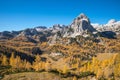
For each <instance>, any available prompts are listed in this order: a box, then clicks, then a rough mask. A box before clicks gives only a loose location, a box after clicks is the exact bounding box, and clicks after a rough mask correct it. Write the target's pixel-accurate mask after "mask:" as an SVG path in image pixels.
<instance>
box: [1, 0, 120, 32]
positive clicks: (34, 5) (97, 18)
mask: <svg viewBox="0 0 120 80" xmlns="http://www.w3.org/2000/svg"><path fill="white" fill-rule="evenodd" d="M80 13H85V14H86V15H87V16H88V17H89V18H90V20H91V22H92V23H100V24H104V23H107V21H108V20H109V19H113V18H114V19H116V20H120V0H0V31H4V30H7V31H11V30H22V29H25V28H32V27H35V26H40V25H41V26H47V27H51V26H52V25H53V24H65V25H68V24H71V22H72V21H73V19H74V18H75V17H76V16H78V15H79V14H80Z"/></svg>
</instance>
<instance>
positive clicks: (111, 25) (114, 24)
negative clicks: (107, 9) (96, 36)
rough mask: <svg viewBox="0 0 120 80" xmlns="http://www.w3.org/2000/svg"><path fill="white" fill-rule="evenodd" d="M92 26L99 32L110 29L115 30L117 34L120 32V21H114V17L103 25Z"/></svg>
mask: <svg viewBox="0 0 120 80" xmlns="http://www.w3.org/2000/svg"><path fill="white" fill-rule="evenodd" d="M93 27H94V28H96V30H98V31H99V32H103V31H112V32H115V33H116V34H117V35H119V34H120V21H116V20H114V19H111V20H109V21H108V23H107V24H103V25H99V24H97V25H95V24H93Z"/></svg>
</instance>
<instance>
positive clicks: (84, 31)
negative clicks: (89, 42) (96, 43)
mask: <svg viewBox="0 0 120 80" xmlns="http://www.w3.org/2000/svg"><path fill="white" fill-rule="evenodd" d="M119 34H120V21H115V20H114V19H112V20H110V21H109V22H108V23H107V24H104V25H99V24H91V23H90V20H89V18H88V17H87V16H86V15H85V14H83V13H82V14H80V15H79V16H78V17H76V18H75V19H74V20H73V22H72V23H71V24H70V25H67V26H66V25H60V24H57V25H53V27H50V28H47V27H45V26H38V27H35V28H28V29H25V30H21V31H12V32H9V31H3V32H0V40H14V41H19V40H22V41H30V42H34V43H37V42H44V41H49V40H51V41H49V42H50V43H54V42H55V40H56V39H60V38H62V37H76V36H78V35H80V36H83V37H89V36H90V35H92V36H94V37H98V35H99V36H100V37H107V38H115V36H116V35H119Z"/></svg>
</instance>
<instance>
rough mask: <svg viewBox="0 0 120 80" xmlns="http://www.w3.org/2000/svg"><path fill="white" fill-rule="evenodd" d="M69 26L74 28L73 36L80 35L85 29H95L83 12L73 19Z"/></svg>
mask: <svg viewBox="0 0 120 80" xmlns="http://www.w3.org/2000/svg"><path fill="white" fill-rule="evenodd" d="M71 28H73V30H74V34H73V35H74V36H77V35H82V34H83V33H84V32H85V31H89V32H94V31H96V30H95V29H94V28H93V27H92V25H91V24H90V20H89V18H88V17H87V16H86V15H85V14H83V13H82V14H80V15H79V16H78V17H77V18H75V19H74V21H73V23H72V24H71Z"/></svg>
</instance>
